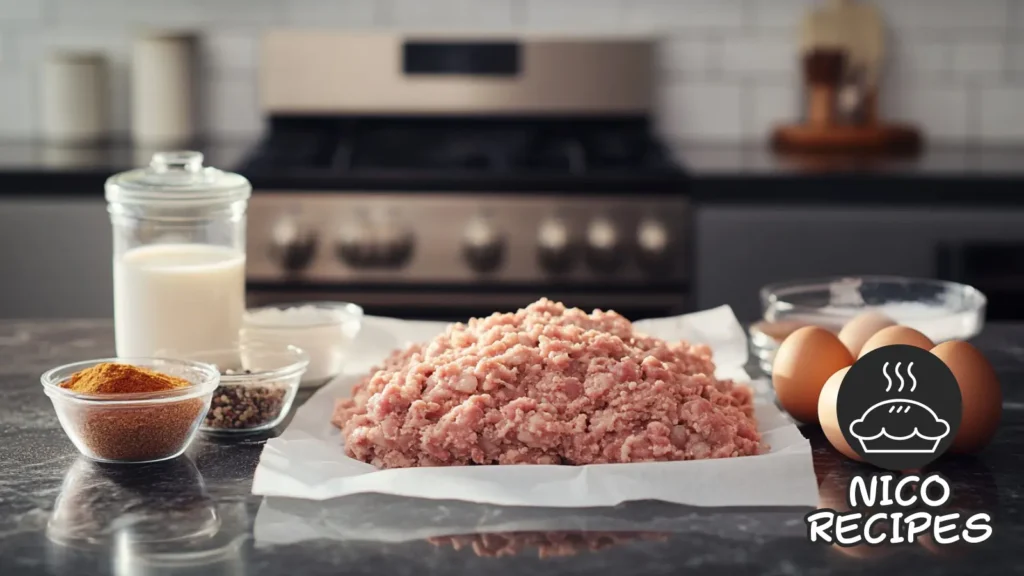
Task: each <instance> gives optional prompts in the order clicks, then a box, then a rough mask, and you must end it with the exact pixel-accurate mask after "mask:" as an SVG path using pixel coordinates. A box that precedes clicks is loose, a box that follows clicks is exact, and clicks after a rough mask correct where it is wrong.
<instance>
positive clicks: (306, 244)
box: [270, 217, 316, 272]
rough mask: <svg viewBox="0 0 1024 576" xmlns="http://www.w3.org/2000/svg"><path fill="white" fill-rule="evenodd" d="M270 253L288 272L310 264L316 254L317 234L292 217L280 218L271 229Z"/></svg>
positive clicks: (296, 270)
mask: <svg viewBox="0 0 1024 576" xmlns="http://www.w3.org/2000/svg"><path fill="white" fill-rule="evenodd" d="M270 234H271V236H270V238H271V240H270V255H271V257H272V258H274V259H275V260H277V262H278V263H279V264H280V265H281V267H282V268H284V269H285V270H286V271H288V272H298V271H299V270H302V269H303V268H306V267H307V266H309V264H310V262H312V261H313V256H314V255H315V254H316V234H315V233H313V231H312V230H308V229H303V228H302V226H301V225H300V224H299V221H298V220H297V219H295V218H292V217H287V218H283V219H281V220H279V221H278V222H277V223H276V224H274V227H273V228H272V229H271V231H270Z"/></svg>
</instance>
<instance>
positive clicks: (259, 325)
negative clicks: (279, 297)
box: [242, 300, 366, 330]
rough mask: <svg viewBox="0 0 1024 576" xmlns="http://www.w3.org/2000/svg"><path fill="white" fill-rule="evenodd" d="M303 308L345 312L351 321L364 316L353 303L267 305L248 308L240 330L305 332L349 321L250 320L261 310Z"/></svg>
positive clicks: (326, 302)
mask: <svg viewBox="0 0 1024 576" xmlns="http://www.w3.org/2000/svg"><path fill="white" fill-rule="evenodd" d="M304 306H312V307H314V308H321V309H326V310H344V311H345V312H347V313H349V314H351V315H352V316H353V318H352V319H354V320H359V321H361V320H362V319H363V317H364V316H365V315H366V313H365V311H364V310H363V307H362V306H360V305H358V304H356V303H354V302H344V301H341V300H338V301H331V300H314V301H309V302H283V303H280V304H267V305H266V306H259V307H256V308H249V309H247V310H246V311H245V314H244V315H243V316H242V328H256V329H270V330H306V329H308V328H320V327H323V326H340V325H342V324H344V323H345V322H347V321H349V319H345V318H339V319H337V320H325V321H323V322H311V323H303V324H281V323H278V322H258V321H257V322H253V321H252V320H250V318H251V316H252V315H253V314H254V313H257V312H260V311H263V310H288V309H290V308H302V307H304Z"/></svg>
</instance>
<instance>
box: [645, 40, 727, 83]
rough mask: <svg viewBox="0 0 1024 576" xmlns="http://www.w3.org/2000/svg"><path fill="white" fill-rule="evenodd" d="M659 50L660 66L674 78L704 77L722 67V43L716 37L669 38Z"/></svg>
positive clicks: (662, 43)
mask: <svg viewBox="0 0 1024 576" xmlns="http://www.w3.org/2000/svg"><path fill="white" fill-rule="evenodd" d="M658 50H659V52H658V59H659V62H658V68H659V69H660V70H662V71H663V72H666V73H668V76H669V77H672V78H676V77H679V78H682V79H694V78H702V77H704V76H706V75H708V74H709V73H711V72H715V71H718V70H719V69H721V65H722V45H721V43H720V42H719V41H718V40H717V39H715V38H687V37H675V38H668V39H665V40H663V41H662V42H661V43H660V44H659V46H658Z"/></svg>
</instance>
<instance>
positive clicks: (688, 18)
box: [622, 0, 743, 30]
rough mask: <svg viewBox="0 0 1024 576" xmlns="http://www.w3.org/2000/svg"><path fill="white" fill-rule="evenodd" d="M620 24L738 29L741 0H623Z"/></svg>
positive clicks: (673, 27) (649, 26)
mask: <svg viewBox="0 0 1024 576" xmlns="http://www.w3.org/2000/svg"><path fill="white" fill-rule="evenodd" d="M622 21H623V24H624V25H625V26H626V27H627V28H630V29H641V30H709V29H721V28H739V27H740V26H742V24H743V3H742V2H741V0H625V1H624V2H623V16H622Z"/></svg>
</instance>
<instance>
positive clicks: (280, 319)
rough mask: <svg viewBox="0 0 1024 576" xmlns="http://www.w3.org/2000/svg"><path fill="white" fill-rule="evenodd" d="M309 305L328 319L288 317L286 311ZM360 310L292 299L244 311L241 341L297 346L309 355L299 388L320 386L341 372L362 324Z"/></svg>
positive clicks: (341, 303) (334, 303) (330, 303)
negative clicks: (292, 300) (288, 301)
mask: <svg viewBox="0 0 1024 576" xmlns="http://www.w3.org/2000/svg"><path fill="white" fill-rule="evenodd" d="M305 308H311V309H314V310H316V311H326V312H327V313H328V314H327V315H329V316H333V318H332V319H323V320H321V319H319V318H316V319H307V318H303V317H302V316H301V312H300V313H299V315H297V317H296V318H294V319H292V320H290V321H289V320H288V319H287V318H286V315H287V311H288V310H291V309H305ZM362 320H363V309H362V308H361V307H359V306H357V305H356V304H352V303H350V302H292V303H286V304H276V305H271V306H264V307H262V308H254V309H250V310H247V311H246V313H245V317H244V319H243V321H242V330H241V340H242V343H243V344H275V345H287V344H290V345H292V346H298V347H299V348H301V349H303V350H305V351H306V353H307V354H308V355H309V368H308V369H307V370H306V373H305V374H304V375H303V377H302V387H303V388H306V387H316V386H320V385H322V384H324V383H326V382H327V381H329V380H330V379H331V378H333V377H335V376H337V375H338V374H340V373H341V371H342V368H343V366H344V364H345V361H346V360H347V359H348V355H349V353H350V351H351V348H352V342H353V341H354V340H355V338H356V336H357V335H358V334H359V331H360V329H361V327H362Z"/></svg>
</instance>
